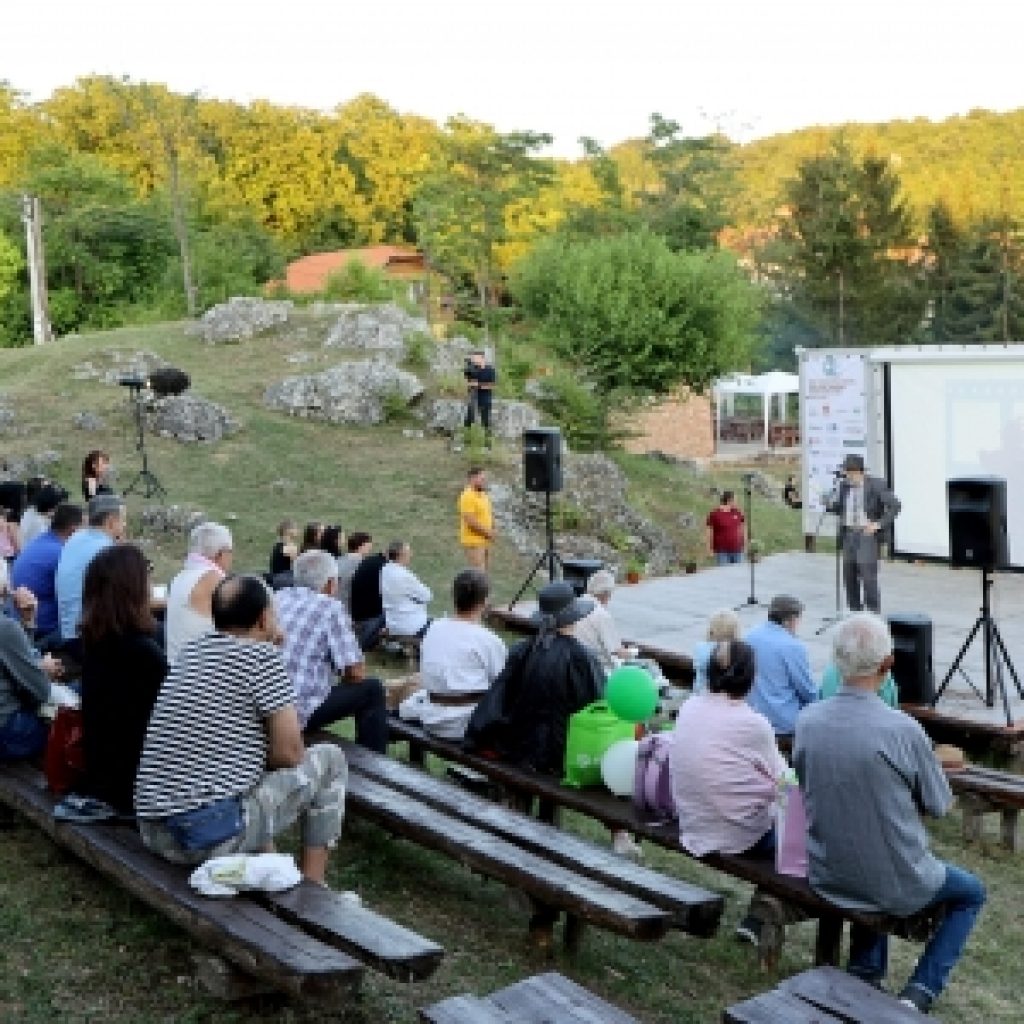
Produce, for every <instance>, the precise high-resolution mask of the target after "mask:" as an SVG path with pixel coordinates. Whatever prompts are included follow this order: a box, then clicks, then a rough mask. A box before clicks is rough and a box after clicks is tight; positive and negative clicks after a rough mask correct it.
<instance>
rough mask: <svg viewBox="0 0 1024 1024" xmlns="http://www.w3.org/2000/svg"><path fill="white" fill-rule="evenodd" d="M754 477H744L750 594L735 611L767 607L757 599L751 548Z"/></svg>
mask: <svg viewBox="0 0 1024 1024" xmlns="http://www.w3.org/2000/svg"><path fill="white" fill-rule="evenodd" d="M753 491H754V488H753V479H752V477H750V476H744V478H743V508H744V511H745V512H746V516H747V522H746V527H747V562H748V563H749V564H750V596H749V597H748V598H747V599H746V601H744V602H743V604H738V605H736V607H735V608H733V611H734V612H738V611H742V610H743V609H744V608H756V607H758V606H760V607H762V608H763V607H765V606H764V605H763V604H762V603H761V602H760V601H758V599H757V593H756V592H755V590H754V559H753V557H752V552H751V550H750V543H751V541H752V540H753V536H754V523H753V510H752V506H753Z"/></svg>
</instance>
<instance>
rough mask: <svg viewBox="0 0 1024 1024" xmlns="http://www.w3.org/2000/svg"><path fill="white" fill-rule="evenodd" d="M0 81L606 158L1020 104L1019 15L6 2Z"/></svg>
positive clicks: (407, 1)
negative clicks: (152, 87) (465, 124)
mask: <svg viewBox="0 0 1024 1024" xmlns="http://www.w3.org/2000/svg"><path fill="white" fill-rule="evenodd" d="M3 8H4V10H3V12H2V14H0V79H6V80H7V81H9V82H10V83H11V85H13V86H15V87H16V88H18V89H20V90H22V91H23V92H25V93H27V94H28V96H29V97H30V98H31V99H33V100H39V99H44V98H46V97H47V96H48V95H49V94H50V93H51V92H52V91H53V90H54V89H56V88H59V87H61V86H64V85H70V84H71V83H72V82H73V81H74V80H75V78H77V77H79V76H81V75H88V74H105V75H115V76H122V75H127V76H128V77H130V78H131V79H134V80H136V81H140V80H145V81H152V82H163V83H165V84H167V85H168V86H170V87H171V88H172V89H174V90H176V91H180V92H193V91H198V92H199V93H200V95H202V96H205V97H208V98H218V99H233V100H238V101H241V102H249V101H251V100H253V99H267V100H271V101H272V102H275V103H280V104H289V105H298V106H305V107H313V108H317V109H322V110H330V109H333V108H334V107H335V106H336V105H338V104H340V103H344V102H345V101H346V100H348V99H351V98H352V97H354V96H356V95H358V94H360V93H363V92H370V93H374V94H375V95H377V96H379V97H381V98H382V99H384V100H387V101H388V102H389V103H390V104H391V105H392V106H393V107H395V108H396V109H397V110H399V111H401V112H403V113H414V114H421V115H424V116H426V117H430V118H432V119H434V120H436V121H439V122H443V121H444V120H445V119H446V118H447V117H449V116H451V115H453V114H456V113H462V114H466V115H468V116H470V117H472V118H475V119H478V120H482V121H487V122H489V123H491V124H493V125H495V126H496V127H497V128H498V129H499V130H500V131H511V130H514V129H531V130H534V131H543V132H548V133H550V134H551V135H553V136H554V139H555V141H554V145H553V147H552V152H553V153H554V154H555V155H558V156H567V157H572V156H577V155H579V153H580V149H579V146H578V143H577V140H578V138H579V137H580V136H581V135H587V136H590V137H592V138H595V139H597V140H598V141H599V142H601V143H603V144H605V145H611V144H613V143H615V142H619V141H621V140H623V139H625V138H631V137H636V136H641V135H644V134H645V133H646V128H647V124H648V118H649V115H650V114H651V112H653V111H657V112H658V113H660V114H662V115H664V116H665V117H669V118H672V119H674V120H676V121H678V122H679V123H680V125H681V126H682V128H683V130H684V131H685V132H686V133H688V134H704V133H706V132H707V131H710V130H713V129H715V128H720V129H722V130H724V131H725V132H726V133H727V134H728V135H730V136H731V137H732V138H734V139H738V140H746V139H750V138H755V137H758V136H763V135H771V134H774V133H776V132H780V131H788V130H791V129H794V128H800V127H804V126H807V125H811V124H838V123H842V122H845V121H882V120H890V119H894V118H914V117H928V118H932V119H939V118H943V117H947V116H950V115H952V114H962V113H966V112H968V111H969V110H971V109H974V108H979V107H981V108H986V109H989V110H996V111H1005V110H1012V109H1014V108H1016V107H1020V106H1024V74H1021V72H1020V68H1019V57H1018V54H1017V50H1018V49H1019V46H1020V42H1021V38H1022V35H1024V32H1022V30H1024V3H1022V2H1021V0H702V2H700V3H697V2H694V0H590V2H582V0H514V2H509V0H376V2H372V0H360V2H353V0H335V2H333V3H331V2H328V0H276V2H274V3H268V2H266V0H248V2H244V3H243V2H238V0H174V2H168V0H32V2H27V0H5V2H4V3H3Z"/></svg>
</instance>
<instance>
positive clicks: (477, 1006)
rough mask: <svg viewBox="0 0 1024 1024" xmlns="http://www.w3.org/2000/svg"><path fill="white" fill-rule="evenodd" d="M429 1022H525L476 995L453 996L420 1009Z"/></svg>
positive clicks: (458, 1023)
mask: <svg viewBox="0 0 1024 1024" xmlns="http://www.w3.org/2000/svg"><path fill="white" fill-rule="evenodd" d="M419 1016H420V1020H422V1021H426V1022H427V1024H523V1022H522V1021H521V1020H520V1019H519V1018H518V1017H510V1016H509V1015H508V1014H507V1013H506V1012H505V1011H504V1010H502V1009H500V1008H499V1007H497V1006H495V1005H494V1004H493V1003H491V1002H489V1001H488V1000H486V999H478V998H477V997H476V996H452V997H451V998H450V999H444V1000H442V1001H441V1002H440V1003H434V1005H433V1006H425V1007H423V1009H421V1010H420V1013H419Z"/></svg>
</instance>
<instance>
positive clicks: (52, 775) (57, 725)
mask: <svg viewBox="0 0 1024 1024" xmlns="http://www.w3.org/2000/svg"><path fill="white" fill-rule="evenodd" d="M43 772H44V774H45V775H46V784H47V786H49V788H50V792H51V793H53V794H54V795H56V796H63V795H64V794H65V793H71V792H74V790H75V788H76V787H77V786H78V785H79V784H80V783H81V782H82V779H83V778H84V777H85V747H84V744H83V742H82V712H81V711H80V710H79V709H78V708H66V707H60V708H57V714H56V716H55V718H54V719H53V725H52V726H51V727H50V737H49V739H48V741H47V744H46V753H45V754H44V756H43Z"/></svg>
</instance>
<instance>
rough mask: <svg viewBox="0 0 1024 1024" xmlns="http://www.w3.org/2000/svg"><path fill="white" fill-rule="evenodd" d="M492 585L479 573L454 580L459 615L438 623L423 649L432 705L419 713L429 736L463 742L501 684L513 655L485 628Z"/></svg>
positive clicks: (422, 668) (422, 671) (422, 664)
mask: <svg viewBox="0 0 1024 1024" xmlns="http://www.w3.org/2000/svg"><path fill="white" fill-rule="evenodd" d="M489 592H490V585H489V584H488V582H487V575H486V573H484V572H482V571H481V570H480V569H464V570H463V571H462V572H460V573H459V574H458V575H457V576H456V577H455V582H454V584H453V585H452V597H453V599H454V604H455V615H454V616H453V617H452V618H443V619H435V620H434V621H433V622H432V623H431V624H430V628H429V629H428V630H427V632H426V635H425V636H424V637H423V645H422V647H421V648H420V676H421V678H422V680H423V686H424V689H425V690H426V691H427V694H428V700H427V701H426V703H424V704H423V705H422V707H421V708H420V709H419V715H420V722H421V724H422V725H423V728H424V729H426V730H427V732H430V733H433V734H434V735H435V736H441V737H443V738H444V739H450V740H460V739H462V737H463V734H464V733H465V731H466V725H467V723H468V722H469V718H470V715H472V713H473V709H474V708H475V707H476V704H477V701H479V700H480V697H481V696H482V695H483V694H484V693H485V692H486V691H487V690H488V689H489V688H490V686H491V684H492V683H493V682H494V680H495V679H497V677H498V674H499V673H500V672H501V670H502V668H504V666H505V659H506V658H507V657H508V651H507V650H506V648H505V644H504V642H503V641H502V640H501V638H500V637H499V636H498V635H497V634H496V633H492V632H491V630H489V629H488V628H487V627H486V626H484V625H482V623H481V621H480V620H481V618H482V617H483V613H484V609H485V608H486V607H487V595H488V593H489Z"/></svg>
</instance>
